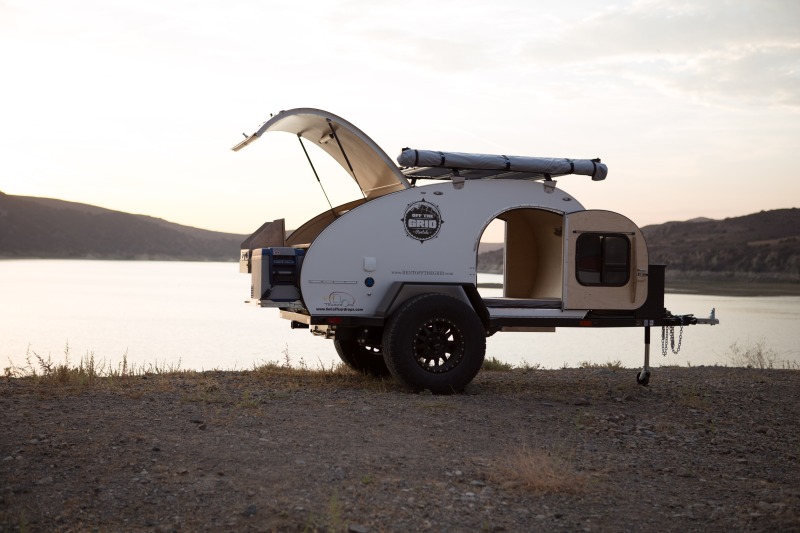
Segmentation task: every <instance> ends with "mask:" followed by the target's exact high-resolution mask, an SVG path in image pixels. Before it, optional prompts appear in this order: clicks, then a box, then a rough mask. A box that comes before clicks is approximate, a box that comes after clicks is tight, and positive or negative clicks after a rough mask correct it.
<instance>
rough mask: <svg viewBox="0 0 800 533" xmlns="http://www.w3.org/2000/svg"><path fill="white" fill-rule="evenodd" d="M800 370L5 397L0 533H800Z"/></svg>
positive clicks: (10, 382) (241, 379)
mask: <svg viewBox="0 0 800 533" xmlns="http://www.w3.org/2000/svg"><path fill="white" fill-rule="evenodd" d="M799 395H800V371H796V370H795V371H792V370H748V369H731V368H724V367H700V368H662V369H655V371H654V373H653V377H652V379H651V382H650V386H649V387H647V388H645V387H640V386H637V385H636V383H635V373H634V371H633V370H625V369H607V368H587V369H562V370H519V369H517V370H513V371H497V372H489V371H482V372H481V373H480V374H479V375H478V377H477V378H476V379H475V381H474V382H473V383H472V384H471V385H470V386H469V387H468V389H467V391H466V393H465V394H461V395H453V396H433V395H430V394H411V393H408V392H406V391H404V390H403V389H401V388H400V387H398V386H397V385H396V384H395V383H394V382H392V381H376V380H373V379H370V378H366V377H362V376H360V375H356V374H354V373H351V372H348V371H330V372H325V371H322V372H319V371H318V372H308V371H306V372H303V371H296V370H294V371H293V370H281V369H273V370H271V371H262V372H257V371H252V372H207V373H202V374H200V373H176V374H164V375H151V376H133V377H124V378H120V377H116V378H102V379H96V380H94V381H92V382H89V383H75V382H67V383H59V382H55V381H53V382H49V381H45V380H37V379H33V378H24V379H20V378H14V379H6V380H0V413H2V416H0V532H6V531H159V532H167V531H351V532H357V533H358V532H382V531H403V532H406V531H413V530H423V531H436V532H439V531H456V532H458V531H470V532H471V531H554V530H556V531H559V530H564V531H641V530H670V531H782V532H786V531H800V405H798V396H799Z"/></svg>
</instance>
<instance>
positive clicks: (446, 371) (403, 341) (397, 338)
mask: <svg viewBox="0 0 800 533" xmlns="http://www.w3.org/2000/svg"><path fill="white" fill-rule="evenodd" d="M485 353H486V333H485V330H484V327H483V323H482V322H481V321H480V319H479V318H478V315H477V314H475V311H474V310H473V309H472V307H471V306H469V305H467V304H466V303H464V302H462V301H461V300H458V299H456V298H453V297H452V296H447V295H444V294H437V293H427V294H421V295H419V296H416V297H414V298H411V299H410V300H408V301H407V302H405V303H404V304H403V305H401V306H400V307H399V308H398V309H397V310H396V311H395V312H394V313H393V314H392V316H391V317H390V318H389V321H388V323H387V324H386V327H385V329H384V332H383V358H384V360H385V361H386V366H387V368H388V369H389V372H391V374H392V376H394V378H395V379H397V380H398V381H400V382H401V383H402V384H403V385H405V386H406V387H408V388H410V389H412V390H417V391H419V390H429V391H431V392H433V393H434V394H451V393H454V392H461V391H463V390H464V387H466V386H467V384H469V382H470V381H472V379H473V378H474V377H475V376H476V375H477V374H478V371H479V370H480V369H481V365H482V364H483V358H484V355H485Z"/></svg>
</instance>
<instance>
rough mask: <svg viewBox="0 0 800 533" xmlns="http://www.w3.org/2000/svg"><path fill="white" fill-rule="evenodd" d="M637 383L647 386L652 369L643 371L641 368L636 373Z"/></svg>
mask: <svg viewBox="0 0 800 533" xmlns="http://www.w3.org/2000/svg"><path fill="white" fill-rule="evenodd" d="M636 383H638V384H639V385H642V386H643V387H646V386H647V384H648V383H650V371H649V370H648V371H646V372H642V371H641V370H640V371H639V372H637V373H636Z"/></svg>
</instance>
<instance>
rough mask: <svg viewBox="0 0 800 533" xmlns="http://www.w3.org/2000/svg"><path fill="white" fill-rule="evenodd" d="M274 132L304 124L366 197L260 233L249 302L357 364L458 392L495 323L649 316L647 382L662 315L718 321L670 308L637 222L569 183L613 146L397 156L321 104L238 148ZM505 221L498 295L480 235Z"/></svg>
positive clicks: (672, 323)
mask: <svg viewBox="0 0 800 533" xmlns="http://www.w3.org/2000/svg"><path fill="white" fill-rule="evenodd" d="M273 131H283V132H287V133H291V134H294V135H296V136H297V137H298V139H299V140H300V144H301V146H302V147H303V151H304V152H305V154H306V156H307V157H308V155H309V154H308V152H307V151H306V149H305V145H304V144H303V141H304V140H305V141H306V142H308V143H311V144H315V145H317V146H318V147H319V148H321V149H322V150H323V151H325V152H326V153H327V154H328V155H330V156H331V157H333V159H335V160H336V161H337V162H338V163H339V164H340V165H341V166H342V167H343V168H344V169H345V170H346V171H347V172H348V173H349V175H350V176H351V177H352V178H353V179H354V180H355V181H356V183H357V184H358V186H359V187H360V189H361V191H362V193H363V197H362V198H359V199H357V200H355V201H352V202H349V203H346V204H344V205H340V206H338V207H332V208H331V209H330V210H327V211H325V212H324V213H321V214H319V215H317V216H316V217H314V218H312V219H311V220H309V221H308V222H306V223H304V224H302V225H301V226H300V227H298V228H297V229H295V230H294V231H292V232H291V233H290V234H289V235H287V234H286V231H285V223H284V220H283V219H278V220H275V221H273V222H268V223H265V224H264V225H263V226H261V227H260V228H259V229H258V230H257V231H256V232H255V233H253V234H252V235H251V236H250V237H249V238H247V239H246V240H245V241H244V242H243V243H242V251H241V256H240V271H241V272H243V273H248V274H250V276H251V280H252V284H251V294H250V300H249V302H250V303H252V304H254V305H257V306H260V307H275V308H278V309H279V310H280V316H281V317H282V318H284V319H286V320H288V321H289V322H290V324H291V327H292V328H307V329H310V331H311V333H313V334H316V335H320V336H323V337H325V338H327V339H332V340H333V343H334V346H335V349H336V351H337V353H338V354H339V356H340V357H341V359H342V361H344V362H345V363H346V364H347V365H349V366H350V367H352V368H354V369H356V370H359V371H362V372H365V373H370V374H373V375H389V374H391V375H392V376H394V377H395V378H396V379H398V380H399V381H400V382H402V383H403V384H404V385H406V386H407V387H409V388H411V389H415V390H423V389H428V390H430V391H432V392H435V393H448V392H453V391H460V390H463V388H464V387H465V386H466V385H467V384H468V383H469V382H470V381H471V380H472V379H473V378H474V377H475V375H476V374H477V373H478V371H479V370H480V368H481V364H482V363H483V359H484V353H485V349H486V337H487V336H490V335H494V334H495V333H499V332H506V331H555V328H557V327H580V328H597V327H636V328H642V329H643V330H644V340H645V351H644V366H643V367H642V369H641V370H640V371H639V372H638V373H637V374H636V379H637V381H638V383H640V384H641V385H647V383H648V382H649V379H650V364H649V345H650V328H651V327H658V326H660V327H662V328H669V329H671V328H674V327H676V326H678V327H683V326H689V325H695V324H716V323H718V321H717V320H716V318H715V317H714V313H713V310H712V313H711V316H710V317H709V318H706V319H701V318H696V317H694V316H693V315H681V316H676V315H673V314H671V313H670V312H669V311H667V310H666V309H665V308H664V268H665V267H664V266H663V265H651V264H649V261H648V254H647V243H646V241H645V238H644V236H643V235H642V232H641V230H640V229H639V228H638V227H637V226H636V224H634V223H633V222H632V221H631V220H629V219H628V218H626V217H624V216H622V215H620V214H618V213H614V212H611V211H603V210H588V209H585V208H584V207H583V206H582V205H581V204H580V202H578V200H576V199H575V198H573V197H572V195H570V194H569V193H567V192H565V191H563V190H561V189H559V188H558V187H556V182H555V181H554V179H553V178H556V177H559V176H565V175H569V174H579V175H585V176H590V177H591V179H592V180H595V181H601V180H603V179H605V177H606V174H607V172H608V169H607V167H606V165H605V164H603V163H602V162H601V161H600V160H599V159H592V160H582V159H556V158H538V157H513V156H504V155H483V154H464V153H450V152H436V151H426V150H412V149H404V150H403V152H402V153H401V154H400V156H399V157H398V159H397V160H398V163H399V166H398V165H396V164H395V163H393V162H392V160H391V159H390V158H389V157H388V156H387V155H386V153H385V152H384V151H383V150H382V149H381V148H380V147H379V146H378V145H376V144H375V143H374V142H373V141H372V139H370V138H369V137H367V136H366V135H365V134H364V133H363V132H362V131H360V130H359V129H358V128H356V127H355V126H353V125H352V124H350V123H349V122H347V121H345V120H343V119H341V118H339V117H337V116H336V115H333V114H331V113H327V112H325V111H321V110H318V109H308V108H303V109H293V110H290V111H282V112H280V113H279V114H277V115H275V116H274V117H272V118H270V119H269V120H268V121H267V122H266V123H264V124H263V125H262V126H261V127H260V128H259V130H258V131H256V132H255V133H254V134H252V135H250V136H249V137H247V138H246V139H245V140H243V141H242V142H241V143H239V144H238V145H236V146H235V147H234V148H233V150H235V151H238V150H240V149H242V148H244V147H245V146H247V145H248V144H250V143H251V142H253V141H255V140H256V139H258V138H259V137H261V136H262V135H263V134H264V133H267V132H273ZM309 162H310V163H311V159H310V158H309ZM312 169H313V164H312ZM315 172H316V171H315ZM423 183H424V184H423ZM495 219H499V220H502V221H504V222H505V231H506V239H505V251H504V254H505V255H504V273H503V277H504V279H503V297H502V298H486V297H483V296H481V294H479V292H478V288H477V255H478V244H479V241H480V238H481V235H482V234H483V232H484V230H485V229H486V228H487V226H488V225H489V224H490V223H491V222H492V221H493V220H495ZM662 331H663V330H662Z"/></svg>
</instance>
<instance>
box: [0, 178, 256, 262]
mask: <svg viewBox="0 0 800 533" xmlns="http://www.w3.org/2000/svg"><path fill="white" fill-rule="evenodd" d="M244 237H245V236H244V235H235V234H231V233H221V232H216V231H207V230H202V229H198V228H192V227H189V226H182V225H180V224H174V223H172V222H167V221H166V220H162V219H159V218H153V217H149V216H145V215H132V214H129V213H122V212H119V211H112V210H110V209H103V208H101V207H95V206H92V205H87V204H80V203H74V202H66V201H63V200H55V199H51V198H35V197H30V196H12V195H8V194H3V193H2V192H0V257H2V258H16V257H19V258H22V257H35V258H89V259H152V260H184V261H236V260H238V258H239V244H240V243H241V242H242V240H244Z"/></svg>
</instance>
